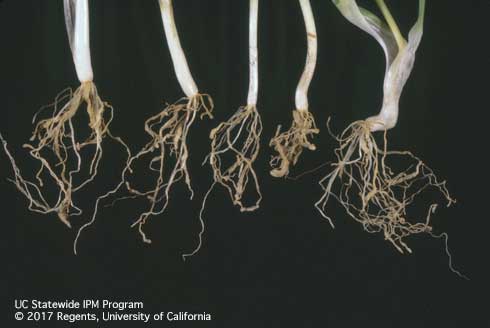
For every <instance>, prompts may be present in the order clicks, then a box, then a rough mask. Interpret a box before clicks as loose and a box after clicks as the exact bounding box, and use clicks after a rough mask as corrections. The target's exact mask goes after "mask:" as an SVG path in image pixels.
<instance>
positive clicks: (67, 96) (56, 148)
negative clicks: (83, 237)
mask: <svg viewBox="0 0 490 328" xmlns="http://www.w3.org/2000/svg"><path fill="white" fill-rule="evenodd" d="M84 103H85V104H86V106H87V107H86V110H87V114H88V117H89V128H90V135H89V137H88V138H87V139H86V140H83V141H78V140H77V137H76V135H75V131H74V128H73V122H72V120H73V119H74V118H75V115H76V114H77V113H78V111H79V108H80V106H82V104H84ZM49 108H52V113H53V114H52V116H51V117H49V118H46V119H42V120H40V121H38V122H37V123H36V125H35V128H34V132H33V135H32V137H31V138H30V142H31V143H28V144H25V145H24V148H26V149H28V150H29V154H30V155H31V156H32V157H33V158H35V159H36V160H38V161H39V162H40V164H41V166H40V168H39V170H38V171H37V174H36V180H37V183H33V182H29V181H27V180H24V178H23V177H22V175H21V172H20V169H19V168H18V166H17V164H16V162H15V160H14V158H13V156H12V155H11V154H10V153H9V151H8V149H7V145H6V142H5V140H3V138H2V141H3V144H4V150H5V151H6V153H7V155H8V157H9V159H10V162H11V164H12V167H13V170H14V174H15V178H14V180H12V182H13V183H14V184H15V185H16V187H17V189H19V191H20V192H21V193H22V194H24V196H26V197H27V199H28V200H29V209H30V210H31V211H34V212H38V213H43V214H47V213H52V212H56V213H57V214H58V217H59V219H60V220H61V221H62V222H63V223H65V224H66V225H67V226H69V227H70V226H71V225H70V222H69V216H71V215H80V214H81V212H82V211H81V210H80V209H79V208H78V207H76V205H75V204H74V203H73V200H72V194H73V193H74V192H76V191H78V190H80V189H82V188H83V187H84V186H86V185H87V184H88V183H89V182H91V181H92V180H93V179H94V178H95V176H96V175H97V168H98V165H99V162H100V160H101V158H102V140H103V138H104V137H106V136H109V137H111V138H112V139H114V140H116V141H117V142H120V143H122V144H124V143H123V142H122V140H121V139H120V138H115V137H113V136H112V135H111V134H110V131H109V125H110V123H111V121H112V118H113V109H112V107H111V106H110V105H109V104H107V103H105V102H103V101H102V100H101V99H100V97H99V95H98V93H97V88H96V87H95V85H94V84H93V83H92V82H85V83H82V85H81V86H80V87H79V88H78V89H76V90H75V92H72V91H71V89H67V90H65V91H63V92H61V93H60V94H59V95H58V96H57V97H56V99H55V102H54V103H53V104H52V105H49V106H46V107H43V108H42V109H41V110H46V109H49ZM106 111H107V112H108V113H109V114H108V115H109V117H108V119H105V118H104V114H105V113H106ZM38 114H39V112H38V113H37V114H36V115H35V116H34V118H33V121H36V120H37V116H38ZM87 146H94V148H95V149H94V154H93V155H92V157H91V159H90V168H89V176H88V177H87V178H86V179H84V180H83V181H82V182H80V183H79V184H78V185H76V186H75V185H74V182H73V178H74V175H75V174H76V173H79V172H80V170H81V166H82V158H81V155H80V151H81V150H82V149H83V148H85V147H87ZM45 152H48V154H45ZM49 153H50V154H49ZM53 155H54V158H56V162H54V163H52V160H51V159H50V158H51V157H53ZM73 157H74V158H73ZM74 159H75V163H72V162H73V160H74ZM70 167H74V168H70ZM43 172H47V173H48V175H49V176H50V177H51V178H52V179H53V181H54V183H55V184H56V185H57V187H58V199H57V201H56V203H55V204H54V205H52V204H49V202H48V201H47V200H46V197H45V196H43V192H42V191H41V188H42V187H43V186H44V181H43V178H42V176H41V175H42V173H43Z"/></svg>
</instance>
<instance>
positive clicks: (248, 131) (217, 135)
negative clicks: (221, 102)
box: [208, 106, 262, 212]
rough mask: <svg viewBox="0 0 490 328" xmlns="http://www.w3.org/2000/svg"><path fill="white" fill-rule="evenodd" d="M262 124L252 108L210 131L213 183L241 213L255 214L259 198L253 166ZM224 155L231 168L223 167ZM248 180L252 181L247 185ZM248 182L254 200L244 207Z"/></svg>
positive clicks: (242, 111)
mask: <svg viewBox="0 0 490 328" xmlns="http://www.w3.org/2000/svg"><path fill="white" fill-rule="evenodd" d="M261 133H262V121H261V119H260V115H259V113H258V112H257V109H256V107H255V106H244V107H240V108H239V109H238V110H237V111H236V112H235V114H233V116H232V117H231V118H230V119H229V120H228V121H226V122H223V123H221V124H219V125H218V126H217V127H216V128H214V129H213V130H211V133H210V136H209V137H210V139H211V140H212V142H211V152H210V153H209V155H208V158H209V163H210V165H211V167H212V169H213V177H214V181H215V182H216V183H219V184H220V185H222V186H223V187H225V188H226V189H227V190H228V192H229V194H230V197H231V199H232V201H233V204H235V205H237V206H239V207H240V210H241V211H242V212H246V211H253V210H256V209H257V208H258V207H259V205H260V201H261V200H262V194H261V192H260V186H259V182H258V179H257V175H256V173H255V170H254V169H253V163H254V161H255V160H256V159H257V156H258V154H259V148H260V135H261ZM225 154H231V155H232V156H234V158H233V161H232V163H231V164H229V165H228V164H227V163H226V164H225V163H224V160H223V157H224V156H225ZM250 180H252V181H253V182H252V181H250ZM249 182H252V185H253V188H254V189H255V193H256V194H257V199H256V201H255V203H254V204H252V205H249V206H246V205H244V204H243V202H242V197H243V194H244V192H245V190H246V189H247V185H248V184H249ZM213 185H214V184H213Z"/></svg>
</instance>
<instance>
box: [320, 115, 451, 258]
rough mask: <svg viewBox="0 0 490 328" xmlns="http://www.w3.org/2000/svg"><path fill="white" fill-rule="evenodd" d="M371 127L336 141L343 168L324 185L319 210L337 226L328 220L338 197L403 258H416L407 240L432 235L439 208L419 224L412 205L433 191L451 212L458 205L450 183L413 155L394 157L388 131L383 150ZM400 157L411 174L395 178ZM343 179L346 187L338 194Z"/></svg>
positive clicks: (356, 126) (366, 124)
mask: <svg viewBox="0 0 490 328" xmlns="http://www.w3.org/2000/svg"><path fill="white" fill-rule="evenodd" d="M371 124H372V123H371V122H370V121H357V122H354V123H352V124H351V125H350V126H348V127H347V128H346V129H345V130H344V131H343V132H342V134H341V135H340V136H339V137H335V138H336V139H337V141H338V142H339V147H338V148H337V149H336V151H335V153H336V156H337V162H336V163H334V164H332V166H333V167H334V169H333V171H332V172H331V173H329V174H328V175H327V176H325V177H324V178H323V179H322V180H321V181H320V185H321V187H322V188H323V191H324V193H323V195H322V197H321V199H320V200H319V201H318V202H317V203H316V207H317V208H318V210H319V211H320V213H321V214H322V215H323V216H324V217H325V218H326V219H328V220H329V221H330V223H331V224H332V226H333V223H332V221H331V219H330V217H329V216H328V215H327V214H326V206H327V203H328V200H329V198H330V196H332V197H334V198H335V199H337V200H338V202H339V203H340V204H341V205H342V206H343V207H344V208H345V210H346V211H347V213H348V214H349V216H351V217H352V218H353V219H354V220H356V221H357V222H359V223H361V224H362V226H363V228H364V230H366V231H367V232H370V233H375V232H382V233H383V234H384V237H385V239H386V240H388V241H390V242H391V243H392V244H393V246H394V247H395V248H396V249H397V250H398V251H399V252H400V253H404V252H405V251H407V252H409V253H411V252H412V251H411V249H410V248H409V247H408V246H407V244H406V243H405V241H404V239H405V238H406V237H408V236H410V235H413V234H419V233H430V234H432V226H431V214H432V213H433V212H434V211H435V209H436V207H437V205H436V204H432V205H431V206H430V207H429V209H428V211H427V215H426V216H425V217H424V218H423V219H420V220H418V221H417V222H413V221H414V220H413V219H412V218H411V217H409V214H408V213H407V209H408V208H409V205H411V204H412V203H413V202H414V200H415V198H416V197H417V196H418V195H420V194H421V193H422V192H423V191H424V190H426V189H428V188H430V187H432V188H435V189H436V190H438V191H440V193H441V194H442V195H443V197H444V198H445V199H446V200H447V206H450V205H451V204H453V203H455V200H454V199H452V198H451V196H450V195H449V192H448V190H447V188H446V185H445V182H444V181H443V182H440V181H439V180H438V178H437V177H436V175H435V174H434V172H433V171H432V170H431V169H430V168H429V167H428V166H427V165H425V164H424V163H423V162H422V160H420V159H419V158H417V157H416V156H414V155H413V154H412V153H410V152H408V151H388V150H387V138H386V131H385V134H384V142H383V148H382V149H380V148H379V147H378V145H377V144H376V140H375V138H374V136H373V134H372V133H371ZM394 157H400V158H401V159H403V160H405V161H408V162H409V164H408V165H405V167H408V168H407V169H404V170H401V171H400V172H395V171H394V170H393V169H392V168H391V167H390V166H389V165H388V163H387V160H388V158H394ZM337 178H339V179H340V180H341V186H340V188H339V189H336V191H334V182H335V180H336V179H337Z"/></svg>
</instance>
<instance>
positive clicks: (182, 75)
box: [159, 0, 198, 98]
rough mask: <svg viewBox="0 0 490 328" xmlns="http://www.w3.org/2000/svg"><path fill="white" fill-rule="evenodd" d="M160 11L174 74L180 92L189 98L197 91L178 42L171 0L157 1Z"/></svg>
mask: <svg viewBox="0 0 490 328" xmlns="http://www.w3.org/2000/svg"><path fill="white" fill-rule="evenodd" d="M159 3H160V10H161V13H162V21H163V27H164V30H165V36H166V38H167V44H168V48H169V50H170V55H171V56H172V62H173V64H174V69H175V74H176V75H177V80H178V81H179V84H180V86H181V88H182V91H183V92H184V93H185V95H186V96H187V97H189V98H191V97H193V96H195V95H196V94H197V93H198V89H197V86H196V83H195V82H194V79H193V78H192V75H191V72H190V70H189V65H188V64H187V60H186V58H185V55H184V51H183V50H182V46H181V44H180V40H179V34H178V32H177V27H176V26H175V19H174V11H173V7H172V0H159Z"/></svg>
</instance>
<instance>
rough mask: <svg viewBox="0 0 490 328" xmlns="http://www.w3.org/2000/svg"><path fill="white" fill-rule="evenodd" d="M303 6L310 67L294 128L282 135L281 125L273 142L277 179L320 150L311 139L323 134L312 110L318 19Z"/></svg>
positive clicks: (300, 87)
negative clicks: (310, 96) (305, 155)
mask: <svg viewBox="0 0 490 328" xmlns="http://www.w3.org/2000/svg"><path fill="white" fill-rule="evenodd" d="M299 3H300V5H301V11H302V13H303V18H304V21H305V25H306V37H307V55H306V65H305V69H304V71H303V74H302V76H301V79H300V81H299V84H298V87H297V89H296V95H295V103H296V109H295V110H293V122H292V124H291V127H290V128H289V130H287V131H284V132H281V126H280V125H279V126H278V127H277V130H276V134H275V136H274V137H273V138H272V140H271V141H270V146H271V147H273V148H274V150H275V151H276V152H277V155H275V156H273V157H272V159H271V161H270V165H271V167H272V170H271V171H270V173H271V175H272V176H273V177H277V178H279V177H285V176H287V175H288V173H289V170H290V167H291V166H293V165H295V164H296V163H297V162H298V159H299V157H300V155H301V153H302V152H303V148H307V149H309V150H315V149H316V147H315V145H314V144H313V143H311V142H310V140H309V138H311V137H313V135H314V134H318V132H319V130H318V128H317V127H316V124H315V120H314V117H313V115H312V114H311V112H310V111H309V110H308V107H309V104H308V89H309V87H310V83H311V80H312V78H313V74H314V72H315V66H316V60H317V49H318V44H317V42H318V41H317V33H316V26H315V18H314V16H313V11H312V9H311V4H310V1H309V0H299Z"/></svg>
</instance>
